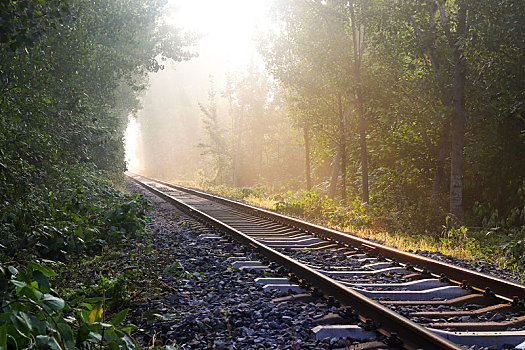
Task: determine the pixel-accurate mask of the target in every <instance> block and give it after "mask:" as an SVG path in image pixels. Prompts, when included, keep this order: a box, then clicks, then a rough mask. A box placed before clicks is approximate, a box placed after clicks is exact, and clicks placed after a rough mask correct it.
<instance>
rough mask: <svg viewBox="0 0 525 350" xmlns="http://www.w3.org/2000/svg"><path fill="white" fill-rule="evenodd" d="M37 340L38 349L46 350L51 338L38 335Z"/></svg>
mask: <svg viewBox="0 0 525 350" xmlns="http://www.w3.org/2000/svg"><path fill="white" fill-rule="evenodd" d="M35 339H36V346H37V347H38V348H46V347H47V344H48V343H49V337H48V336H47V335H37V336H36V338H35Z"/></svg>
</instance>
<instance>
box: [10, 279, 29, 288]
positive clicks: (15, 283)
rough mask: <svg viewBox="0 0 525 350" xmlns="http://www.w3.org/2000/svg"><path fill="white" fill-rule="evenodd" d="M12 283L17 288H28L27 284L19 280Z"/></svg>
mask: <svg viewBox="0 0 525 350" xmlns="http://www.w3.org/2000/svg"><path fill="white" fill-rule="evenodd" d="M11 283H13V284H14V285H15V286H17V287H20V288H24V287H25V286H27V284H26V283H25V282H20V281H17V280H12V281H11Z"/></svg>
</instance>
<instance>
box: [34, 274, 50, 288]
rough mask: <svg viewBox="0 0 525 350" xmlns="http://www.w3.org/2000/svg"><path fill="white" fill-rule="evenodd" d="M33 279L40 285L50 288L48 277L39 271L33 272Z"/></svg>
mask: <svg viewBox="0 0 525 350" xmlns="http://www.w3.org/2000/svg"><path fill="white" fill-rule="evenodd" d="M33 279H34V280H35V281H37V282H38V283H39V284H41V285H43V286H46V287H48V288H50V287H51V286H50V285H49V280H48V279H47V277H46V275H45V274H44V273H43V272H42V271H39V270H36V271H33Z"/></svg>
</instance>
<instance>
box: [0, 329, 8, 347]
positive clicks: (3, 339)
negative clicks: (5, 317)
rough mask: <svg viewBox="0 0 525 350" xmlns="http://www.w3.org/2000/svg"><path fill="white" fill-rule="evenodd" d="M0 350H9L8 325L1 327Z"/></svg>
mask: <svg viewBox="0 0 525 350" xmlns="http://www.w3.org/2000/svg"><path fill="white" fill-rule="evenodd" d="M0 348H1V349H7V325H5V324H3V325H2V326H0Z"/></svg>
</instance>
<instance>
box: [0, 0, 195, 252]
mask: <svg viewBox="0 0 525 350" xmlns="http://www.w3.org/2000/svg"><path fill="white" fill-rule="evenodd" d="M163 3H164V1H141V0H136V1H103V2H89V1H82V0H78V1H77V0H71V1H44V2H43V1H30V0H27V1H7V2H2V4H1V5H0V9H1V21H0V40H1V47H0V71H1V80H2V83H1V87H0V167H1V168H0V179H1V181H0V196H1V202H0V230H1V234H0V244H1V246H0V247H1V248H2V254H3V255H4V258H5V257H9V258H11V259H13V258H15V259H16V258H17V256H23V255H29V256H31V255H34V254H36V255H43V256H46V257H51V258H55V257H60V258H62V257H65V256H69V255H70V254H71V253H72V251H73V250H75V249H80V247H77V246H78V245H79V244H78V240H81V241H89V239H88V238H87V237H88V236H103V235H105V234H106V233H107V230H110V228H111V225H109V226H107V225H105V224H104V223H103V222H104V218H103V217H102V218H97V219H92V218H91V216H92V215H94V214H95V213H91V211H93V212H97V210H96V209H93V208H92V206H93V205H94V204H96V203H105V202H106V201H110V202H111V201H116V202H118V200H117V199H115V198H114V197H115V195H116V194H111V193H110V192H111V189H110V188H111V187H112V186H111V184H108V185H107V186H106V185H104V186H102V185H101V183H100V182H101V181H102V182H104V181H105V179H109V180H113V182H114V183H115V184H118V182H121V181H122V176H123V172H124V170H125V167H126V165H125V161H124V147H123V131H124V129H125V127H126V124H127V120H128V117H129V116H130V115H133V114H134V113H135V112H136V110H137V108H138V106H139V105H138V100H137V96H138V94H139V93H140V92H141V91H142V90H143V89H144V87H145V85H146V83H147V73H148V72H151V71H157V70H159V69H161V67H162V66H161V63H160V62H159V61H158V60H157V56H160V55H164V57H169V58H174V59H177V60H180V59H183V58H187V54H186V53H184V52H183V51H182V49H181V47H182V44H183V42H182V38H181V37H180V35H179V34H178V33H177V32H176V31H172V30H169V28H168V27H166V26H163V25H162V23H160V22H159V18H160V15H161V11H162V10H161V9H162V5H163ZM112 198H113V199H112ZM100 205H102V206H104V205H105V204H104V205H103V204H100ZM108 206H110V207H111V205H110V204H108ZM100 211H101V213H100V215H102V216H103V215H104V210H100ZM87 217H90V219H87ZM98 221H100V223H98ZM91 226H93V227H91ZM98 226H104V227H98ZM105 226H107V227H105ZM97 230H98V231H100V232H97V233H94V232H95V231H97ZM80 246H82V245H80ZM2 260H4V259H2Z"/></svg>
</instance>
